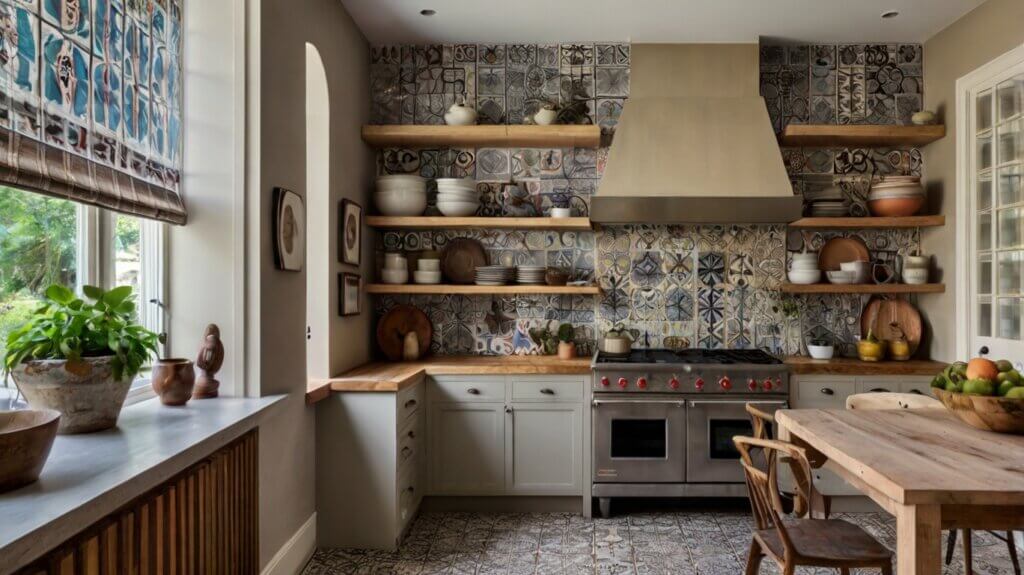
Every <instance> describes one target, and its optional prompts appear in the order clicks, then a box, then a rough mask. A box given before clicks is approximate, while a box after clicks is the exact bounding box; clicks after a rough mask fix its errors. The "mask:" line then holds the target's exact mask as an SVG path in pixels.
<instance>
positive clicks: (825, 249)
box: [818, 238, 871, 272]
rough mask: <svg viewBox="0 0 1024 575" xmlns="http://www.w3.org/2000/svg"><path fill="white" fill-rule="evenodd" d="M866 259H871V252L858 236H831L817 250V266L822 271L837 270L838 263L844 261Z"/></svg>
mask: <svg viewBox="0 0 1024 575" xmlns="http://www.w3.org/2000/svg"><path fill="white" fill-rule="evenodd" d="M868 261H871V254H870V252H868V246H867V244H865V243H864V241H863V240H861V239H860V238H832V239H831V240H829V241H827V242H825V245H823V246H821V251H820V252H818V268H819V269H820V270H821V271H822V272H834V271H838V270H839V269H840V266H839V264H843V263H846V262H868Z"/></svg>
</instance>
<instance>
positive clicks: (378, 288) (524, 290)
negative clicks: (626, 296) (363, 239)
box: [366, 284, 601, 295]
mask: <svg viewBox="0 0 1024 575" xmlns="http://www.w3.org/2000/svg"><path fill="white" fill-rule="evenodd" d="M366 292H367V293H372V294H416V295H435V294H443V295H598V294H600V293H601V288H599V287H597V286H547V285H543V286H541V285H516V284H512V285H505V286H478V285H449V284H437V285H422V284H369V285H367V286H366Z"/></svg>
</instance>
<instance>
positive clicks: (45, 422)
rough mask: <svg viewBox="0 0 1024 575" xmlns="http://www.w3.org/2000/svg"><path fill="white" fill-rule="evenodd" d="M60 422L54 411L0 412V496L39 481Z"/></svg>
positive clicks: (57, 413)
mask: <svg viewBox="0 0 1024 575" xmlns="http://www.w3.org/2000/svg"><path fill="white" fill-rule="evenodd" d="M59 422H60V413H59V412H56V411H53V410H52V409H40V410H31V409H25V410H20V411H0V493H3V492H5V491H10V490H12V489H17V488H19V487H21V486H23V485H28V484H29V483H32V482H33V481H35V480H36V479H39V473H40V472H41V471H42V470H43V465H45V464H46V458H47V457H49V456H50V448H51V447H53V439H54V438H55V437H57V427H58V425H59Z"/></svg>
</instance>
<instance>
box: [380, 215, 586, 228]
mask: <svg viewBox="0 0 1024 575" xmlns="http://www.w3.org/2000/svg"><path fill="white" fill-rule="evenodd" d="M366 224H367V225H368V226H370V227H371V228H381V229H396V228H407V229H432V228H444V229H455V230H464V229H472V228H491V229H506V230H512V229H514V230H569V231H589V230H590V229H591V225H590V218H546V217H545V218H542V217H537V218H506V217H487V216H470V217H447V216H367V217H366Z"/></svg>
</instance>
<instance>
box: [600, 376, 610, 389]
mask: <svg viewBox="0 0 1024 575" xmlns="http://www.w3.org/2000/svg"><path fill="white" fill-rule="evenodd" d="M611 384H612V382H610V381H608V378H607V377H602V378H601V385H602V386H604V387H608V386H609V385H611Z"/></svg>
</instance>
